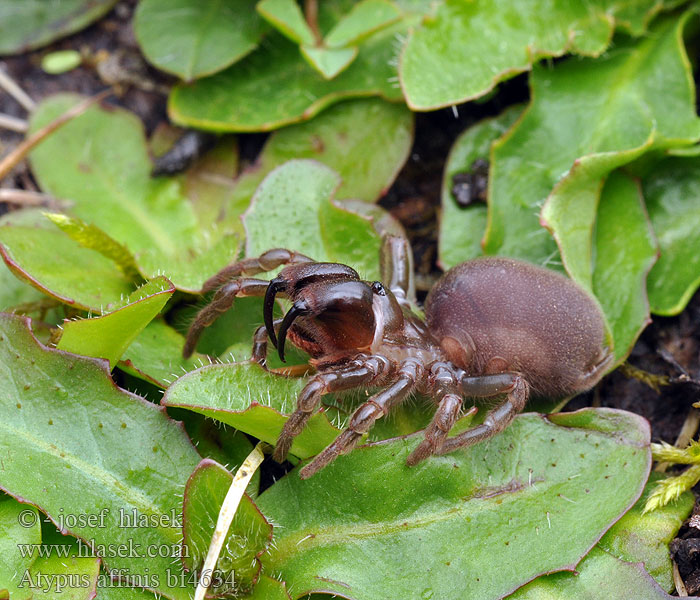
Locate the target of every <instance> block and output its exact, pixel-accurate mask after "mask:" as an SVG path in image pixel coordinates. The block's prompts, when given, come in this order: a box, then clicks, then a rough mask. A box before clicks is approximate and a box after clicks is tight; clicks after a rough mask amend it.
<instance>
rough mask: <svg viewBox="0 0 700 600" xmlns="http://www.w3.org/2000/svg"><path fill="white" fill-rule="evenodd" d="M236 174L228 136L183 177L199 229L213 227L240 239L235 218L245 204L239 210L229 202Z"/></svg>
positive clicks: (240, 229)
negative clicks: (230, 232)
mask: <svg viewBox="0 0 700 600" xmlns="http://www.w3.org/2000/svg"><path fill="white" fill-rule="evenodd" d="M237 174H238V147H237V145H236V140H235V138H234V137H232V136H224V137H222V138H221V139H220V141H219V143H218V144H217V145H216V146H214V148H212V149H211V150H210V151H209V152H207V153H206V154H205V155H204V156H202V157H201V158H200V159H199V160H197V161H195V163H194V164H193V165H192V166H191V167H190V168H189V169H187V171H186V172H185V173H184V176H183V181H182V183H183V190H184V192H185V195H186V196H187V197H188V198H189V200H190V202H191V203H192V207H193V208H194V211H195V213H196V215H197V220H198V221H199V226H200V228H202V229H208V228H211V227H212V226H214V227H218V228H221V229H223V230H224V231H232V232H234V233H236V234H238V235H240V237H241V238H242V237H243V225H242V224H241V221H240V218H239V217H240V215H241V213H242V212H243V211H244V210H245V208H246V207H247V206H248V204H247V203H246V204H245V206H243V207H239V206H237V205H235V204H234V201H235V200H234V199H232V198H231V191H232V189H233V188H234V185H235V184H234V179H235V177H236V175H237Z"/></svg>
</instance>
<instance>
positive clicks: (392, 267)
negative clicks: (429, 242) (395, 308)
mask: <svg viewBox="0 0 700 600" xmlns="http://www.w3.org/2000/svg"><path fill="white" fill-rule="evenodd" d="M379 266H380V270H381V277H382V281H383V282H384V283H385V284H386V285H387V286H388V288H389V289H390V290H391V292H392V293H393V294H394V296H396V299H397V300H398V302H399V304H402V305H410V304H415V303H416V285H415V282H414V279H413V252H412V251H411V246H410V244H409V243H408V240H406V239H405V238H402V237H398V236H395V235H385V236H384V240H383V242H382V248H381V251H380V253H379Z"/></svg>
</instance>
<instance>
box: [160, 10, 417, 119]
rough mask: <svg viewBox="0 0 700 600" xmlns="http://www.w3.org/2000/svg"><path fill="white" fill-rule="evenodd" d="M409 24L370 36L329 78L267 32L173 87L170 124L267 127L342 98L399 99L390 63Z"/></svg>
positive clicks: (302, 116) (301, 116)
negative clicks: (243, 51)
mask: <svg viewBox="0 0 700 600" xmlns="http://www.w3.org/2000/svg"><path fill="white" fill-rule="evenodd" d="M409 25H410V22H409V21H402V22H401V23H397V24H396V25H394V26H391V27H388V28H386V29H383V30H382V31H380V32H378V33H376V34H374V35H372V36H371V37H370V38H368V39H367V40H366V42H365V43H363V44H362V46H361V47H360V51H359V53H358V55H357V58H356V59H355V60H354V61H353V63H352V64H351V65H350V66H349V67H348V68H347V69H346V70H345V71H344V72H343V73H341V74H340V75H338V76H337V77H335V78H334V79H332V80H330V81H327V80H325V79H323V77H321V76H320V75H319V74H318V73H317V72H316V71H315V70H314V69H313V68H312V67H311V66H309V65H308V64H307V63H306V61H305V60H304V58H303V57H302V56H301V55H300V54H299V52H298V50H297V47H296V46H295V45H294V44H293V43H291V42H288V41H285V40H284V39H283V38H282V37H281V36H270V38H269V43H266V44H265V45H264V46H263V47H261V48H260V49H259V50H258V51H257V52H254V53H253V54H251V55H250V56H249V57H248V58H246V59H245V60H243V61H241V62H240V63H239V64H237V65H234V66H233V67H230V68H228V69H226V70H225V71H222V72H221V73H217V74H216V75H214V76H212V77H207V78H206V79H201V80H199V81H197V82H195V83H193V84H189V85H177V86H175V88H174V89H173V91H172V92H171V94H170V98H169V101H168V113H169V115H170V118H171V119H172V120H173V121H174V122H175V123H178V124H181V125H185V126H188V127H197V128H199V129H207V130H211V131H269V130H271V129H277V128H279V127H282V126H283V125H288V124H290V123H296V122H298V121H306V120H308V119H310V118H312V117H313V116H315V115H316V114H318V113H319V112H321V111H322V110H323V109H324V108H326V107H328V106H330V105H331V104H334V103H335V102H339V101H340V100H343V99H345V98H353V97H360V96H381V97H383V98H385V99H387V100H394V101H398V100H401V99H402V95H401V91H400V89H398V84H397V83H396V76H397V75H396V67H395V66H393V65H395V64H396V60H397V46H396V36H399V35H401V34H403V33H405V31H406V30H407V28H408V26H409ZM251 98H255V102H251V101H250V99H251Z"/></svg>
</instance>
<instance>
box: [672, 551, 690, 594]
mask: <svg viewBox="0 0 700 600" xmlns="http://www.w3.org/2000/svg"><path fill="white" fill-rule="evenodd" d="M673 585H675V586H676V592H677V593H678V596H679V597H681V598H687V597H688V589H687V588H686V587H685V583H683V578H682V577H681V574H680V571H679V570H678V565H677V564H676V561H675V560H674V561H673Z"/></svg>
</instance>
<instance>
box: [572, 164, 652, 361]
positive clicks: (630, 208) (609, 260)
mask: <svg viewBox="0 0 700 600" xmlns="http://www.w3.org/2000/svg"><path fill="white" fill-rule="evenodd" d="M591 238H592V239H591V247H590V249H588V248H586V249H585V250H582V252H583V253H584V255H586V256H587V257H588V260H589V265H590V266H589V267H588V268H589V272H591V273H592V282H591V283H592V289H593V293H594V294H595V295H596V297H597V298H598V301H599V302H600V304H601V307H602V309H603V313H604V314H605V317H606V319H607V322H608V325H609V326H610V330H611V333H612V337H613V342H614V354H615V360H616V362H622V361H623V360H624V359H625V358H626V357H627V356H628V355H629V353H630V352H631V351H632V346H634V343H635V342H636V341H637V337H638V336H639V334H640V333H641V332H642V330H643V329H644V327H646V326H647V325H648V324H649V322H650V320H651V319H650V318H649V302H648V300H647V294H646V281H647V274H648V273H649V270H650V269H651V268H652V265H653V264H654V263H655V262H656V257H657V252H658V246H657V243H656V239H655V237H654V232H653V231H652V229H651V225H650V223H649V217H648V216H647V213H646V210H645V208H644V203H643V201H642V197H641V193H640V189H639V186H638V185H637V183H636V182H635V181H633V180H632V179H630V178H629V177H628V176H626V175H623V174H622V173H620V172H617V171H616V172H614V173H612V174H611V175H610V177H609V178H608V180H607V181H606V182H605V186H604V187H603V190H602V192H601V196H600V203H599V205H598V209H597V218H596V221H595V228H594V230H593V231H591ZM590 250H592V254H589V253H588V252H590ZM579 283H584V282H581V281H579Z"/></svg>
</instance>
